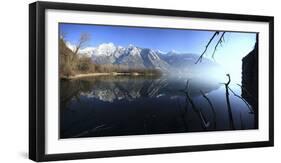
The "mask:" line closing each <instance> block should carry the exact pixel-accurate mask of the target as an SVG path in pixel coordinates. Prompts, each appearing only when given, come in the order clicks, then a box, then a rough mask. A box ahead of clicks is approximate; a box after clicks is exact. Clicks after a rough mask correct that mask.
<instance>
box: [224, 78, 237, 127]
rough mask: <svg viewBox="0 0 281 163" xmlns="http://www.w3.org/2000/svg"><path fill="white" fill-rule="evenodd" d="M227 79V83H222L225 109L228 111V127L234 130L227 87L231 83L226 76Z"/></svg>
mask: <svg viewBox="0 0 281 163" xmlns="http://www.w3.org/2000/svg"><path fill="white" fill-rule="evenodd" d="M226 76H227V77H228V82H227V83H224V85H225V97H226V104H227V109H228V116H229V125H230V127H231V128H233V129H235V126H234V122H233V115H232V109H231V105H230V100H229V91H228V85H229V84H230V82H231V79H230V75H229V74H226Z"/></svg>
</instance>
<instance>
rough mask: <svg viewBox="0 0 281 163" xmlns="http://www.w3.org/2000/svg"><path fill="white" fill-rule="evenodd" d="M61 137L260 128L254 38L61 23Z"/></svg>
mask: <svg viewBox="0 0 281 163" xmlns="http://www.w3.org/2000/svg"><path fill="white" fill-rule="evenodd" d="M58 39H59V40H58V47H59V48H58V49H59V50H58V53H59V54H58V58H59V65H58V69H59V138H60V139H67V138H85V137H105V136H129V135H148V134H175V133H194V132H214V131H233V130H253V129H258V33H255V32H243V31H216V30H201V29H176V28H158V27H134V26H116V25H95V24H74V23H59V33H58Z"/></svg>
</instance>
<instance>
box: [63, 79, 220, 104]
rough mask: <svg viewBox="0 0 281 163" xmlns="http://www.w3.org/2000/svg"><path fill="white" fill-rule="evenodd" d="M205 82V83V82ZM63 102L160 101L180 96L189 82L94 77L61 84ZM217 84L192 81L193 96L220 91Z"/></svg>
mask: <svg viewBox="0 0 281 163" xmlns="http://www.w3.org/2000/svg"><path fill="white" fill-rule="evenodd" d="M204 81H205V82H204ZM61 82H62V83H61V85H62V88H61V100H62V102H63V101H65V102H67V101H69V100H72V99H73V98H77V97H78V98H80V97H82V98H83V97H86V98H95V99H98V100H101V101H104V102H113V101H115V100H127V101H133V100H134V99H137V98H140V97H144V98H159V97H161V96H165V95H169V96H171V97H176V96H180V95H181V90H183V89H184V88H185V85H186V80H183V79H169V78H152V77H116V76H115V77H95V78H89V79H81V80H71V81H64V80H62V81H61ZM218 87H219V86H218V84H215V83H212V82H209V81H208V82H207V81H206V80H202V79H192V80H190V95H191V96H197V95H200V90H202V91H203V92H205V93H207V92H210V91H212V90H214V89H217V88H218Z"/></svg>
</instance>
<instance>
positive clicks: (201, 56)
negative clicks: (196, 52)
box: [195, 31, 220, 64]
mask: <svg viewBox="0 0 281 163" xmlns="http://www.w3.org/2000/svg"><path fill="white" fill-rule="evenodd" d="M219 33H220V32H218V31H216V32H215V33H214V34H213V36H212V37H211V39H210V40H209V42H208V43H207V45H206V47H205V50H204V51H203V53H202V54H201V55H200V57H199V58H198V59H197V61H196V62H195V64H197V63H198V62H201V61H202V58H203V56H204V54H205V53H206V51H207V49H208V47H209V45H210V44H211V42H212V41H213V39H214V38H215V36H216V35H218V34H219Z"/></svg>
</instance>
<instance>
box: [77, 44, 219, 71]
mask: <svg viewBox="0 0 281 163" xmlns="http://www.w3.org/2000/svg"><path fill="white" fill-rule="evenodd" d="M80 54H81V55H87V56H90V57H91V58H92V60H93V62H94V63H96V64H118V65H124V66H128V67H129V68H151V69H160V70H162V71H164V72H167V71H170V72H171V71H173V72H175V70H186V69H187V70H190V69H192V71H193V70H194V69H197V70H198V72H199V71H200V70H201V69H206V68H218V65H217V64H216V63H215V62H213V61H211V60H209V59H206V58H203V61H202V63H200V66H198V65H196V64H194V63H195V62H196V60H197V59H198V55H196V54H184V53H177V52H174V51H172V52H168V53H163V52H161V51H159V50H153V49H148V48H140V47H136V46H134V45H129V46H128V47H121V46H115V45H114V44H113V43H107V44H106V43H104V44H101V45H99V46H98V47H92V48H90V47H88V48H85V49H82V50H80Z"/></svg>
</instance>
